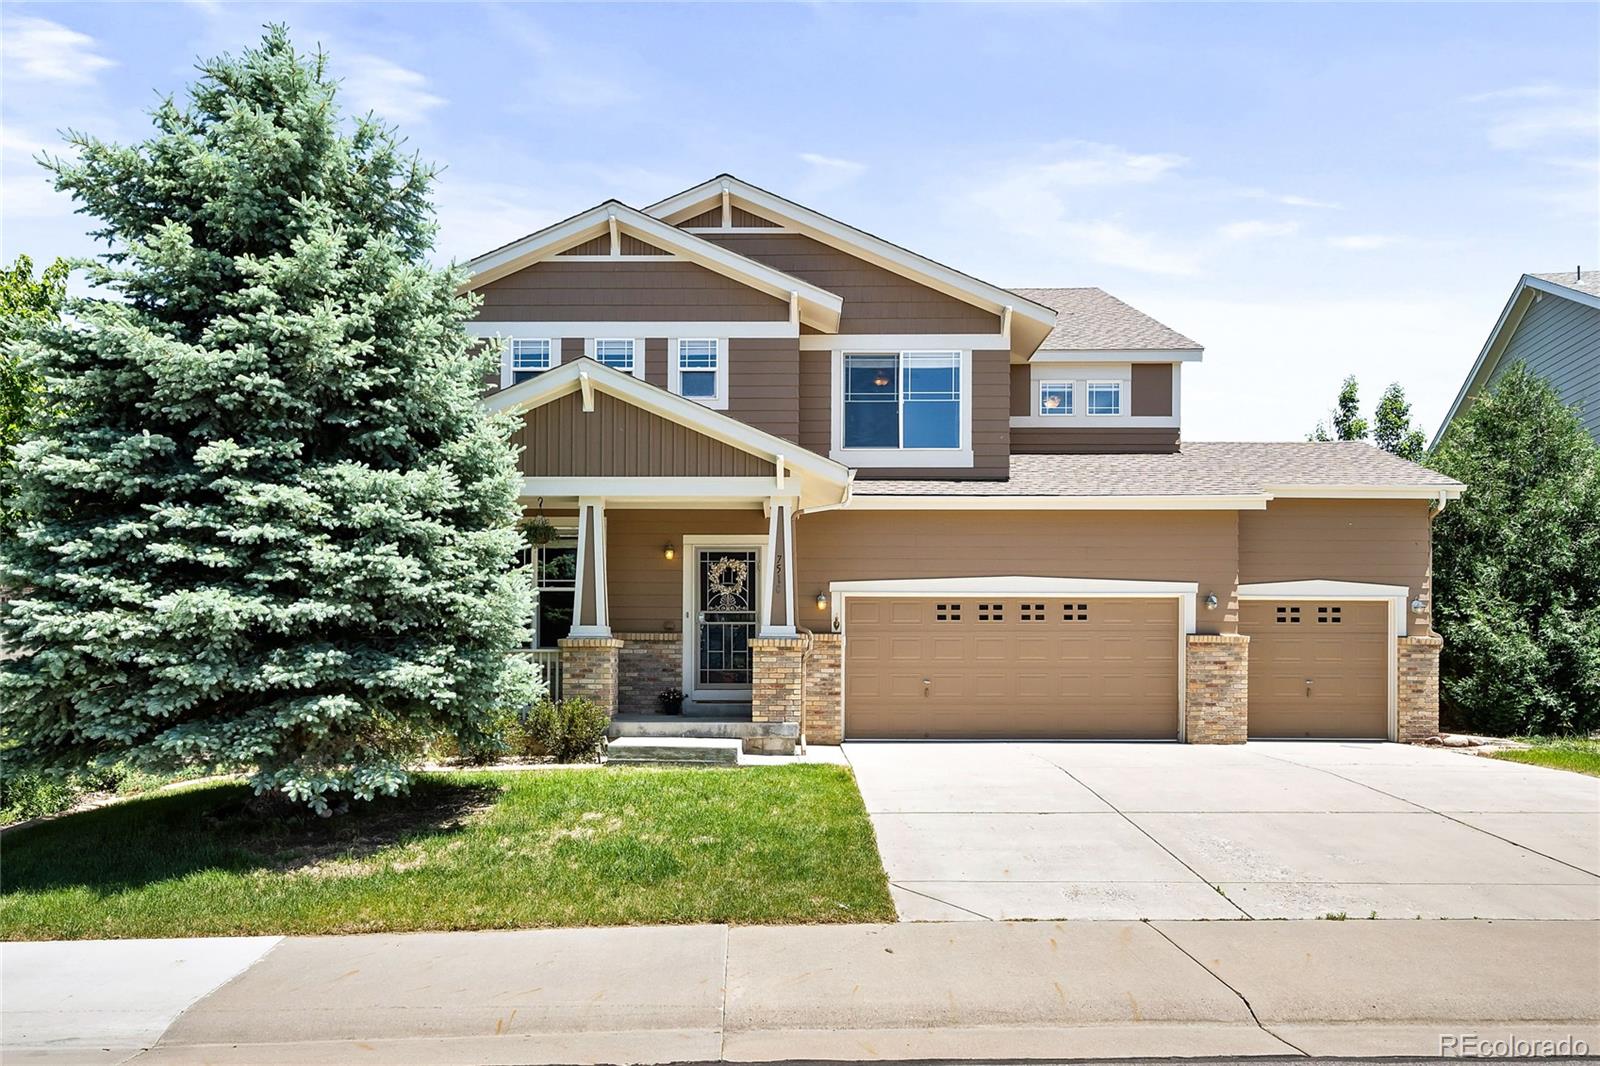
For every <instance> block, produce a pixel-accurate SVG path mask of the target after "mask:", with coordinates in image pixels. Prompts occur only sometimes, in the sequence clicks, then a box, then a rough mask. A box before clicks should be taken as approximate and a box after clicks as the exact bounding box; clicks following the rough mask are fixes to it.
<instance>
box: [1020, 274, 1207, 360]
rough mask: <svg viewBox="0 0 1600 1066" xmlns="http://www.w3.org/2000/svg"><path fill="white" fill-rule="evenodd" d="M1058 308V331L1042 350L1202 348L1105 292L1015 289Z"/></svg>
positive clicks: (1043, 345) (1036, 301) (1185, 349)
mask: <svg viewBox="0 0 1600 1066" xmlns="http://www.w3.org/2000/svg"><path fill="white" fill-rule="evenodd" d="M1011 291H1012V292H1014V293H1016V294H1017V295H1018V296H1023V297H1026V298H1027V299H1029V300H1032V301H1034V302H1035V303H1041V304H1044V305H1045V306H1046V307H1050V308H1054V309H1055V312H1056V324H1055V328H1054V329H1052V330H1051V331H1050V335H1049V336H1048V337H1046V338H1045V339H1044V343H1042V344H1040V345H1039V349H1040V350H1041V351H1117V350H1131V351H1167V350H1172V351H1199V350H1200V348H1201V345H1200V344H1199V343H1197V342H1195V341H1192V340H1190V339H1189V338H1188V337H1185V336H1184V335H1183V334H1181V333H1179V332H1178V331H1177V330H1175V329H1173V328H1171V327H1170V326H1164V325H1162V324H1161V323H1160V322H1157V321H1156V320H1155V319H1153V318H1151V317H1150V316H1149V315H1147V314H1145V313H1144V312H1143V311H1138V310H1135V309H1134V308H1132V307H1129V306H1128V305H1127V304H1125V303H1123V302H1122V301H1121V300H1119V299H1117V298H1116V297H1115V296H1112V295H1111V294H1110V293H1108V292H1106V291H1105V290H1104V289H1095V288H1080V289H1012V290H1011Z"/></svg>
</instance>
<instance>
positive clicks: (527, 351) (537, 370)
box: [511, 338, 550, 385]
mask: <svg viewBox="0 0 1600 1066" xmlns="http://www.w3.org/2000/svg"><path fill="white" fill-rule="evenodd" d="M549 369H550V342H549V340H546V339H536V340H535V339H528V338H517V339H515V340H513V341H512V342H511V384H513V385H515V384H516V383H517V382H519V381H527V380H528V379H529V378H536V377H538V376H539V375H540V374H543V373H544V372H545V371H546V370H549Z"/></svg>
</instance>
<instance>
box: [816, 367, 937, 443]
mask: <svg viewBox="0 0 1600 1066" xmlns="http://www.w3.org/2000/svg"><path fill="white" fill-rule="evenodd" d="M961 388H962V385H961V353H959V352H895V353H883V354H877V353H871V354H869V353H861V354H846V355H845V356H844V447H845V448H942V449H955V448H959V447H960V446H961Z"/></svg>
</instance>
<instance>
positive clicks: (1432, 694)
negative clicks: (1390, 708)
mask: <svg viewBox="0 0 1600 1066" xmlns="http://www.w3.org/2000/svg"><path fill="white" fill-rule="evenodd" d="M1397 643H1398V645H1399V646H1398V647H1397V648H1396V649H1395V670H1396V672H1397V674H1398V676H1397V677H1396V679H1395V739H1396V740H1398V741H1400V742H1402V743H1407V742H1415V741H1419V740H1426V739H1427V738H1428V737H1431V736H1435V735H1437V734H1438V732H1439V652H1440V651H1441V650H1442V649H1443V648H1444V638H1442V637H1435V636H1414V637H1401V638H1399V640H1398V642H1397Z"/></svg>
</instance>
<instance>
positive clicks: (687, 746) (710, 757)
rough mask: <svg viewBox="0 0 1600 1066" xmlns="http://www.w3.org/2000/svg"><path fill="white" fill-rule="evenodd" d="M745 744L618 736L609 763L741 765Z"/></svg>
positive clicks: (609, 749) (708, 739)
mask: <svg viewBox="0 0 1600 1066" xmlns="http://www.w3.org/2000/svg"><path fill="white" fill-rule="evenodd" d="M743 745H744V742H743V741H742V740H739V739H718V738H713V737H659V736H658V737H618V738H617V739H616V740H613V741H612V742H611V743H610V744H608V745H607V746H606V762H608V763H613V764H615V765H619V766H620V765H628V764H634V763H655V764H660V763H674V764H679V765H687V766H738V765H739V752H740V750H741V749H742V747H743Z"/></svg>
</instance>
